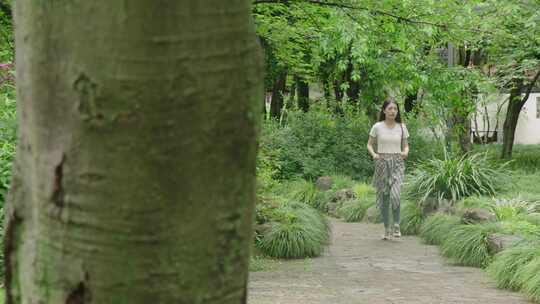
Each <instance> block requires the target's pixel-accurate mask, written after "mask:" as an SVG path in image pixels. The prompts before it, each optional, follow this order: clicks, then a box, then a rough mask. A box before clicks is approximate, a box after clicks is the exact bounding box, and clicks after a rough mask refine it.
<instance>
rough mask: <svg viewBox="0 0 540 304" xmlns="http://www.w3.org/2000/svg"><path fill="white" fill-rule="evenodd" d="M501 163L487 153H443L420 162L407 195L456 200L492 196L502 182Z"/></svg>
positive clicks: (503, 178) (412, 176)
mask: <svg viewBox="0 0 540 304" xmlns="http://www.w3.org/2000/svg"><path fill="white" fill-rule="evenodd" d="M503 168H504V165H503V166H500V165H498V164H495V163H494V162H492V161H490V160H489V159H488V157H487V154H486V153H477V154H466V155H464V156H449V155H448V154H446V155H445V157H444V159H436V158H435V159H430V160H427V161H424V162H422V163H420V164H419V165H418V166H417V168H416V169H415V170H414V171H413V172H412V174H411V179H410V182H409V183H408V191H409V195H411V196H412V197H415V198H417V199H419V200H420V201H425V200H426V199H427V198H428V197H435V198H439V199H448V200H452V201H459V200H461V199H463V198H465V197H468V196H471V195H475V194H476V195H493V194H495V192H496V191H497V190H498V189H500V188H501V187H502V185H503V184H504V181H505V174H504V173H505V172H503Z"/></svg>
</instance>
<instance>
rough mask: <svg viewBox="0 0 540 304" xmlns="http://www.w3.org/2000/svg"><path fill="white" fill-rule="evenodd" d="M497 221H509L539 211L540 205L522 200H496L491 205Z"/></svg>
mask: <svg viewBox="0 0 540 304" xmlns="http://www.w3.org/2000/svg"><path fill="white" fill-rule="evenodd" d="M489 209H490V210H491V211H492V212H493V213H494V214H495V216H496V217H497V220H499V221H503V220H509V219H514V218H517V217H519V216H521V215H523V214H529V213H533V212H536V211H538V203H532V202H529V201H524V200H521V199H496V200H493V201H492V203H491V204H490V205H489Z"/></svg>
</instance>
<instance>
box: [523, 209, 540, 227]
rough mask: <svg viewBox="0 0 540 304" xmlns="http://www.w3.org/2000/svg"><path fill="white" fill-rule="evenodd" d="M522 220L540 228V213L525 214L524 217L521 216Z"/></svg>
mask: <svg viewBox="0 0 540 304" xmlns="http://www.w3.org/2000/svg"><path fill="white" fill-rule="evenodd" d="M521 219H523V220H524V221H527V222H529V223H531V224H533V225H536V226H540V213H538V212H534V213H529V214H524V215H523V216H521Z"/></svg>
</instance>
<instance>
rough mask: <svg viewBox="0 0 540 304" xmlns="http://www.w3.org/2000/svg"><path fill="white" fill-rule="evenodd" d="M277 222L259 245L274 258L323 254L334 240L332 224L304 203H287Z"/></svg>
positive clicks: (279, 213) (278, 212) (277, 211)
mask: <svg viewBox="0 0 540 304" xmlns="http://www.w3.org/2000/svg"><path fill="white" fill-rule="evenodd" d="M275 214H277V217H278V219H277V221H276V222H275V223H274V224H273V225H272V227H271V228H270V229H269V230H268V231H267V232H266V233H265V234H264V235H263V236H262V237H261V238H260V240H259V241H258V242H257V247H258V249H259V250H260V251H261V252H263V253H264V254H265V255H268V256H270V257H274V258H305V257H315V256H318V255H320V254H321V253H322V252H323V250H324V248H325V246H326V245H328V243H329V241H330V225H329V223H328V221H327V220H326V218H325V217H324V216H323V215H322V214H321V213H320V212H318V211H317V210H315V209H313V208H311V207H309V206H307V205H305V204H302V203H295V202H292V203H286V204H283V206H281V207H280V208H279V209H278V210H276V211H275Z"/></svg>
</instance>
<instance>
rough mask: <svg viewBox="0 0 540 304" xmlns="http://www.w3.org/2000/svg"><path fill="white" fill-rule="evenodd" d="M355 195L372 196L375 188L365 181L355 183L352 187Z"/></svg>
mask: <svg viewBox="0 0 540 304" xmlns="http://www.w3.org/2000/svg"><path fill="white" fill-rule="evenodd" d="M353 190H354V193H355V195H356V197H374V195H375V188H373V186H371V185H368V184H366V183H357V184H355V185H354V187H353Z"/></svg>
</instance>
